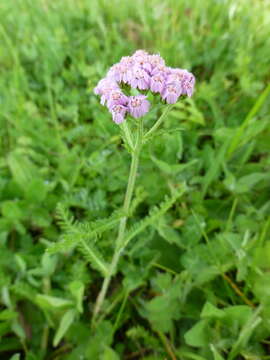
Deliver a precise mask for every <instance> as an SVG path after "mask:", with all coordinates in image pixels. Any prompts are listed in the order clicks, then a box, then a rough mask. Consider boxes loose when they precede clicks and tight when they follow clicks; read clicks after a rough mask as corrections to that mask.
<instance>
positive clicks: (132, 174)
mask: <svg viewBox="0 0 270 360" xmlns="http://www.w3.org/2000/svg"><path fill="white" fill-rule="evenodd" d="M142 139H143V123H142V120H140V122H139V126H138V130H137V140H136V144H135V147H134V150H133V152H132V159H131V166H130V171H129V178H128V185H127V190H126V195H125V200H124V206H123V208H124V213H125V214H128V213H129V208H130V203H131V199H132V195H133V190H134V185H135V181H136V175H137V169H138V163H139V156H140V151H141V147H142ZM126 224H127V215H125V216H124V217H122V218H121V220H120V223H119V229H118V236H117V239H116V246H115V251H114V255H113V258H112V262H111V264H110V267H109V272H108V274H107V276H106V277H105V278H104V281H103V284H102V288H101V291H100V293H99V294H98V297H97V301H96V305H95V308H94V312H93V318H92V325H94V324H95V320H96V317H97V315H98V313H99V311H100V309H101V307H102V304H103V301H104V299H105V296H106V293H107V291H108V287H109V285H110V282H111V278H112V276H113V274H114V273H115V271H116V268H117V264H118V261H119V258H120V255H121V253H122V245H123V240H124V234H125V230H126Z"/></svg>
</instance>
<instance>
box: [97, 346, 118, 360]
mask: <svg viewBox="0 0 270 360" xmlns="http://www.w3.org/2000/svg"><path fill="white" fill-rule="evenodd" d="M100 360H120V357H119V356H118V355H117V353H116V352H115V351H114V350H113V349H112V348H109V347H106V349H105V351H104V353H103V354H102V355H101V358H100Z"/></svg>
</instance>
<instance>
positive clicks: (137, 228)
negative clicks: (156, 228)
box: [122, 188, 185, 249]
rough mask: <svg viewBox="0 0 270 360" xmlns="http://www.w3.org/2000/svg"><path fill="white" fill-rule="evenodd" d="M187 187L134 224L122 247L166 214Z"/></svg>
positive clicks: (166, 199)
mask: <svg viewBox="0 0 270 360" xmlns="http://www.w3.org/2000/svg"><path fill="white" fill-rule="evenodd" d="M184 192H185V188H182V189H181V190H180V191H177V192H176V193H175V194H174V195H173V196H172V197H170V198H165V200H164V201H163V202H162V203H161V204H160V205H159V206H155V207H154V208H153V209H151V210H150V212H149V216H147V217H145V218H144V219H143V220H141V221H139V222H138V223H137V224H135V225H133V226H132V227H131V229H130V230H129V231H128V232H127V234H126V236H125V239H124V242H123V246H122V249H124V248H125V247H126V246H127V245H128V244H129V242H130V241H131V240H132V239H133V238H134V237H135V236H136V235H138V234H139V233H141V232H142V231H143V230H144V229H145V228H146V227H147V226H149V225H152V224H155V223H156V221H157V220H158V219H159V218H160V217H161V216H162V215H164V214H165V213H166V212H167V211H168V210H169V209H170V207H172V205H173V204H174V203H175V201H176V200H177V199H178V198H179V197H180V196H182V195H183V193H184Z"/></svg>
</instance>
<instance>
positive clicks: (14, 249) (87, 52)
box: [0, 0, 270, 360]
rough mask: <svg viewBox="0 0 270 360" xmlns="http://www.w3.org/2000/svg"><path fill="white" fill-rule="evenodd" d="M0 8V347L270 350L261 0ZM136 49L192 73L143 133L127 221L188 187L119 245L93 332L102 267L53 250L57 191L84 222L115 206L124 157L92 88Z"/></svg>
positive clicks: (106, 355) (174, 353)
mask: <svg viewBox="0 0 270 360" xmlns="http://www.w3.org/2000/svg"><path fill="white" fill-rule="evenodd" d="M0 20H1V21H0V72H1V73H0V104H1V107H0V134H1V135H0V174H1V177H0V214H1V218H0V358H1V360H2V359H3V360H5V359H11V358H12V360H19V359H27V360H40V359H49V360H60V359H67V360H73V359H74V360H78V359H82V360H83V359H87V360H88V359H89V360H96V359H101V360H115V359H145V360H151V359H152V360H159V359H160V360H163V359H173V360H175V359H180V360H188V359H192V360H222V359H223V360H226V359H228V360H233V359H236V360H243V359H245V360H263V359H270V323H269V316H270V272H269V270H270V243H269V234H270V230H269V224H270V211H269V209H270V199H269V195H270V185H269V180H270V173H269V168H270V157H269V152H270V130H269V92H270V86H269V79H270V71H269V64H270V3H269V1H267V0H265V1H263V0H261V1H260V0H254V1H251V0H250V1H247V0H234V1H232V0H193V1H191V0H178V1H177V0H163V1H161V0H147V1H146V0H145V1H143V0H136V1H124V0H110V1H105V0H62V1H60V0H58V1H56V0H55V1H49V0H34V1H30V0H2V1H1V3H0ZM136 49H145V50H147V51H149V52H154V53H160V54H161V55H162V56H163V57H164V59H165V60H166V63H167V64H168V65H169V66H175V67H181V68H187V69H188V70H189V71H192V72H193V73H194V74H195V76H196V80H197V83H196V92H195V94H194V97H193V98H192V100H187V99H186V100H181V102H179V103H178V104H177V105H176V106H175V107H174V110H173V111H172V112H171V113H170V115H169V117H168V119H167V120H166V122H165V125H164V129H165V130H166V132H163V133H162V132H161V133H160V134H159V136H158V137H156V138H155V139H154V140H153V141H152V142H151V143H149V144H148V145H147V146H146V147H145V150H144V153H143V156H142V159H141V164H140V170H139V176H138V181H137V189H136V194H137V195H136V196H137V197H136V199H137V200H136V201H137V205H138V206H137V208H136V210H135V213H134V217H133V220H131V221H130V223H131V224H132V222H133V223H135V222H136V221H138V220H140V219H142V218H143V217H144V216H145V215H147V213H148V211H149V209H150V208H151V207H152V206H154V205H158V204H159V203H160V202H161V201H162V200H163V199H164V197H165V195H170V193H171V189H172V188H173V187H174V186H177V185H179V184H181V183H183V182H186V183H187V184H188V191H187V192H186V193H185V194H184V196H183V197H182V198H181V199H180V200H179V201H178V202H177V203H176V204H175V205H174V207H173V208H172V209H171V210H170V211H169V212H168V213H167V214H166V215H164V216H162V217H160V218H159V219H158V221H156V222H155V223H154V224H152V225H151V226H149V227H148V228H147V229H146V230H145V231H144V232H143V233H141V234H140V235H139V236H138V237H137V238H136V240H134V243H133V246H131V247H130V249H128V250H127V251H126V252H125V254H124V256H123V258H122V260H121V262H120V264H119V272H118V274H116V276H115V279H114V281H113V283H112V285H111V288H110V291H109V294H108V297H107V300H106V303H105V309H104V311H105V313H104V317H103V320H102V321H101V322H100V324H99V326H98V327H97V328H96V329H95V331H92V332H91V331H90V319H91V313H92V310H93V304H94V302H95V299H96V296H97V294H98V291H99V289H100V287H101V284H102V277H101V276H100V274H99V273H98V272H96V270H95V269H93V268H92V267H91V265H90V264H89V263H88V262H87V258H85V257H83V256H81V254H80V252H79V251H77V250H76V249H73V250H72V249H67V250H65V249H61V251H60V252H59V253H58V254H54V255H49V254H48V253H47V252H46V249H47V248H49V247H50V245H51V244H52V243H54V242H57V241H59V237H60V234H61V230H60V227H59V224H58V222H57V219H56V212H55V210H56V206H57V204H58V203H61V204H63V206H65V208H66V209H67V211H69V214H72V215H73V216H74V218H75V219H76V220H79V221H95V220H96V219H99V218H104V217H108V216H109V215H110V214H111V213H112V212H113V211H114V210H116V209H118V208H119V207H120V206H121V204H122V201H123V196H124V191H125V186H126V182H127V175H128V168H129V161H130V158H129V154H128V153H127V151H126V150H125V149H124V147H123V146H122V145H123V144H122V142H121V137H120V134H119V128H118V127H117V126H116V125H115V124H114V123H113V122H112V121H111V118H110V115H109V114H108V112H107V111H106V109H105V108H104V107H102V106H101V105H100V104H99V100H98V98H97V97H96V96H95V95H94V94H93V87H94V86H95V85H96V83H97V82H98V80H99V79H100V78H102V77H103V76H104V75H105V73H106V71H107V70H108V68H109V67H110V66H111V65H112V64H113V63H115V62H118V61H119V60H120V58H121V57H122V56H126V55H130V54H131V53H133V52H134V51H135V50H136ZM115 235H116V229H114V230H110V231H107V232H105V233H104V234H103V236H102V237H101V238H100V239H98V246H99V248H100V251H101V252H102V253H103V254H104V257H105V258H106V259H107V260H108V261H109V259H110V258H111V255H112V252H113V245H114V239H115Z"/></svg>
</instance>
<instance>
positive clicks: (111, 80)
mask: <svg viewBox="0 0 270 360" xmlns="http://www.w3.org/2000/svg"><path fill="white" fill-rule="evenodd" d="M194 85H195V77H194V75H193V74H192V73H190V72H189V71H187V70H184V69H178V68H172V67H169V66H166V64H165V61H164V59H163V58H162V57H161V56H160V55H158V54H154V55H150V54H148V53H147V52H146V51H144V50H137V51H136V52H135V53H134V54H133V55H132V56H124V57H122V59H121V60H120V62H119V63H117V64H115V65H113V66H112V67H111V68H110V69H109V71H108V73H107V75H106V77H105V78H103V79H101V80H100V81H99V83H98V84H97V86H96V87H95V89H94V93H95V94H96V95H99V96H100V103H101V104H102V105H104V106H106V107H107V108H108V110H109V112H110V113H111V115H112V120H113V121H114V122H115V123H116V124H118V125H119V126H120V127H121V129H122V130H123V140H124V142H125V143H126V144H127V145H128V149H129V150H130V152H131V166H130V172H129V178H128V184H127V189H126V194H125V199H124V205H123V212H124V216H123V217H122V218H121V220H120V223H119V229H118V236H117V239H116V243H115V249H114V255H113V258H112V261H111V263H110V265H109V269H108V271H107V273H106V274H105V278H104V282H103V285H102V288H101V291H100V293H99V295H98V298H97V301H96V305H95V309H94V313H93V324H94V323H95V320H96V317H97V315H98V313H99V312H100V309H101V307H102V304H103V301H104V298H105V296H106V293H107V290H108V287H109V284H110V281H111V278H112V276H113V274H114V273H115V272H116V270H117V265H118V261H119V258H120V255H121V253H122V252H123V250H124V248H125V247H126V246H127V244H128V242H129V239H130V237H125V231H126V224H127V216H128V214H129V211H130V204H131V200H132V196H133V190H134V185H135V179H136V175H137V169H138V162H139V155H140V152H141V149H142V146H143V145H144V143H145V142H146V141H147V140H148V139H149V138H150V135H151V136H152V134H153V133H154V132H155V131H156V130H157V129H158V128H159V126H160V125H161V123H162V121H163V120H164V118H165V117H166V115H167V114H168V112H169V110H170V109H171V107H172V104H175V103H176V102H177V101H178V100H179V98H180V96H182V95H187V96H188V97H190V96H192V94H193V91H194ZM150 93H152V94H153V96H152V98H153V97H154V98H155V99H156V97H158V96H159V99H158V102H160V103H163V104H169V105H168V106H166V107H165V110H164V111H163V113H162V114H161V116H160V117H159V118H158V120H157V121H156V122H155V123H154V125H153V126H152V127H151V128H150V129H149V130H148V131H145V130H144V122H143V117H144V115H146V114H147V113H148V112H149V110H150V108H151V104H150V101H149V100H148V96H149V94H150ZM128 117H130V118H131V119H132V118H135V119H136V120H134V121H133V123H132V125H133V126H135V131H132V132H131V131H130V128H129V125H128V121H127V119H128ZM170 205H171V204H170ZM166 210H167V209H166Z"/></svg>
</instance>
